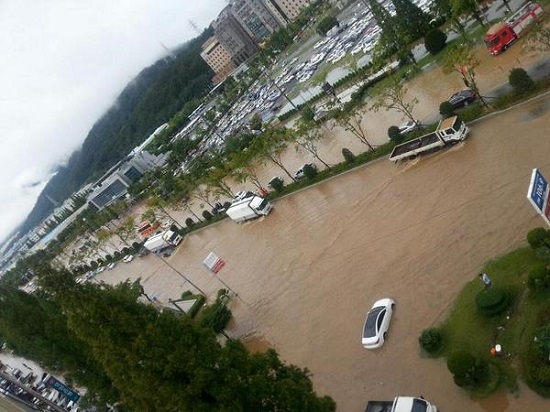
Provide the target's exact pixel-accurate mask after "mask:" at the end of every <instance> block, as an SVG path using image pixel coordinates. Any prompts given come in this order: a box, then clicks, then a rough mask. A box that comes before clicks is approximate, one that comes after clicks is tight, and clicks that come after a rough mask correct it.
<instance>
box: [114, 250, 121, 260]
mask: <svg viewBox="0 0 550 412" xmlns="http://www.w3.org/2000/svg"><path fill="white" fill-rule="evenodd" d="M120 256H121V254H120V252H119V251H118V250H116V251H115V252H114V253H113V257H114V258H115V259H120Z"/></svg>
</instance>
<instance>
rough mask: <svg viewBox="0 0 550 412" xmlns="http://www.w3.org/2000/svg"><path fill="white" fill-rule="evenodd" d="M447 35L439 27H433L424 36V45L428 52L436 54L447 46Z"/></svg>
mask: <svg viewBox="0 0 550 412" xmlns="http://www.w3.org/2000/svg"><path fill="white" fill-rule="evenodd" d="M446 42H447V35H446V34H445V33H443V32H442V31H441V30H439V29H432V30H430V31H428V32H427V33H426V36H425V37H424V46H425V47H426V50H427V51H428V53H430V54H432V55H435V54H437V53H439V52H440V51H441V50H443V48H444V47H445V44H446Z"/></svg>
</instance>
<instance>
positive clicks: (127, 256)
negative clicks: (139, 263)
mask: <svg viewBox="0 0 550 412" xmlns="http://www.w3.org/2000/svg"><path fill="white" fill-rule="evenodd" d="M132 260H134V255H126V256H124V258H123V259H122V261H123V262H124V263H130V262H131V261H132Z"/></svg>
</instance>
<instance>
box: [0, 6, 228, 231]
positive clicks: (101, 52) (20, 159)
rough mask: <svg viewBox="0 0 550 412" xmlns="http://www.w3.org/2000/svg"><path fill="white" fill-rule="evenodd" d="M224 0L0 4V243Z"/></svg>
mask: <svg viewBox="0 0 550 412" xmlns="http://www.w3.org/2000/svg"><path fill="white" fill-rule="evenodd" d="M224 5H225V4H224V1H223V0H201V1H196V2H188V1H182V0H163V1H160V2H158V1H154V0H117V1H112V0H88V1H73V0H41V1H40V0H35V1H30V0H4V1H2V2H0V55H1V56H2V65H0V149H1V152H2V153H3V161H2V163H1V164H0V206H1V207H2V212H3V213H2V214H1V215H0V239H2V238H5V237H6V236H7V235H8V233H9V232H10V231H11V230H13V229H14V228H15V227H16V226H17V225H18V224H19V223H21V221H22V220H23V219H24V218H25V217H26V216H27V214H28V213H29V212H30V210H31V209H32V207H33V205H34V203H35V201H36V198H37V197H38V194H39V193H40V190H41V189H42V188H43V186H44V184H45V183H46V182H47V180H48V179H49V178H50V174H51V170H52V167H53V166H54V165H56V164H59V163H61V162H63V161H64V160H65V159H67V158H68V156H69V155H70V153H71V152H72V151H73V150H75V149H76V148H78V147H79V146H80V144H81V143H82V142H83V140H84V138H85V137H86V135H87V133H88V131H89V130H90V128H91V127H92V126H93V123H94V122H95V121H96V120H98V118H99V117H100V116H101V115H102V114H103V113H104V112H105V111H106V110H107V109H108V108H109V106H110V105H111V104H112V103H113V102H114V99H115V98H116V96H118V94H119V93H120V91H122V89H123V88H124V87H125V86H126V84H127V83H128V82H129V81H131V79H132V78H133V77H134V76H135V75H137V73H139V71H141V69H143V68H144V67H146V66H149V65H151V64H152V63H154V62H155V61H156V60H157V59H158V58H160V57H161V56H162V55H163V54H164V50H163V48H162V46H161V43H162V44H163V45H165V46H167V47H176V46H178V45H180V44H182V43H184V42H185V41H187V40H189V39H191V38H193V37H195V36H196V35H197V33H196V32H194V30H193V29H192V27H191V25H190V24H189V21H190V20H192V21H194V22H196V23H197V25H198V26H199V27H200V28H201V29H203V28H206V27H207V26H208V24H209V23H210V22H211V21H212V20H213V19H214V18H215V17H216V15H217V14H218V13H219V11H220V10H221V9H222V8H223V7H224Z"/></svg>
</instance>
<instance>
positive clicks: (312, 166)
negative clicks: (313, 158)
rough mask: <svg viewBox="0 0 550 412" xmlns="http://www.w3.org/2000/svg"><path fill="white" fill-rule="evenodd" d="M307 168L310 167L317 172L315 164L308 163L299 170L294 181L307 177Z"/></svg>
mask: <svg viewBox="0 0 550 412" xmlns="http://www.w3.org/2000/svg"><path fill="white" fill-rule="evenodd" d="M306 166H309V167H311V168H312V169H314V170H317V165H316V164H315V163H307V164H305V165H303V166H302V167H301V168H300V169H298V170H297V171H296V173H294V179H296V180H299V179H303V178H304V177H306V173H305V171H304V169H305V168H306Z"/></svg>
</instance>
